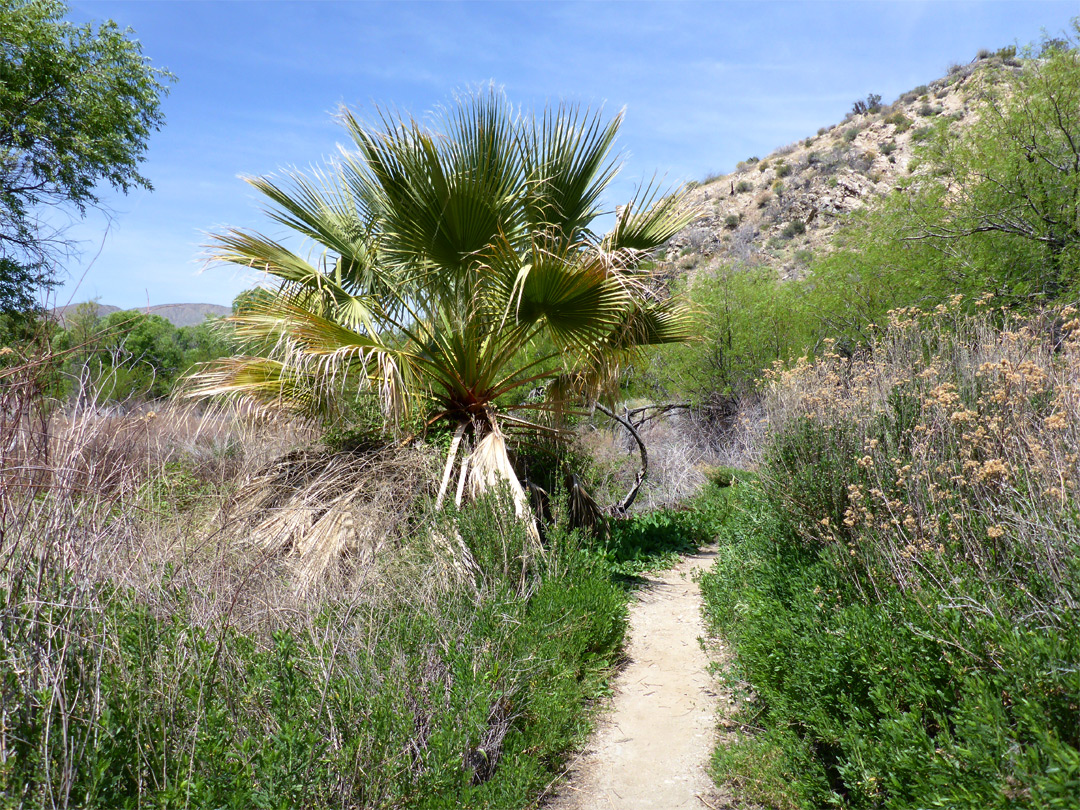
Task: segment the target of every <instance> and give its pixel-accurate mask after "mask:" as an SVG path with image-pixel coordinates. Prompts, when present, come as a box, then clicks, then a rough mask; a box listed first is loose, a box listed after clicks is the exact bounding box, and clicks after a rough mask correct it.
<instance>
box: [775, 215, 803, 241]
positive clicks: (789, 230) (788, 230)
mask: <svg viewBox="0 0 1080 810" xmlns="http://www.w3.org/2000/svg"><path fill="white" fill-rule="evenodd" d="M804 233H806V223H805V222H803V221H802V220H801V219H795V220H792V221H791V222H789V223H787V224H786V225H784V227H783V228H782V229H781V231H780V235H781V236H782V237H783V238H784V239H794V238H795V237H796V236H802V235H803V234H804Z"/></svg>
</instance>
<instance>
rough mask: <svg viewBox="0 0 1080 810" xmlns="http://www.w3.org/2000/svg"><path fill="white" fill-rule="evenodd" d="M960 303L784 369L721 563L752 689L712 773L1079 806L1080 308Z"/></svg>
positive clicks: (723, 615) (718, 614) (796, 790)
mask: <svg viewBox="0 0 1080 810" xmlns="http://www.w3.org/2000/svg"><path fill="white" fill-rule="evenodd" d="M1068 315H1069V313H1066V316H1068ZM944 317H946V316H944V315H942V316H938V317H937V318H936V319H935V318H931V319H926V318H921V317H917V318H915V319H912V320H908V319H906V318H898V319H897V320H896V321H895V322H894V324H893V325H892V326H891V327H890V331H889V334H888V335H887V336H886V338H884V339H883V340H882V342H880V343H878V344H876V345H875V346H874V351H873V354H872V355H869V356H867V357H866V358H863V359H862V360H859V361H856V362H852V361H847V360H843V359H842V358H837V357H833V358H831V359H829V358H827V359H825V360H823V361H821V362H819V363H815V364H804V365H803V366H800V367H799V368H796V369H794V370H792V371H791V372H786V373H785V374H784V375H780V376H779V377H777V378H776V379H775V380H774V383H773V385H774V387H773V388H772V389H771V393H770V396H771V397H772V399H771V400H770V402H769V404H768V408H769V410H770V420H771V422H772V425H773V427H774V429H775V430H776V432H775V434H774V436H773V438H772V439H771V443H770V448H769V450H768V452H767V454H766V460H765V463H764V465H763V468H762V478H761V481H760V482H759V483H757V484H753V485H750V484H747V485H745V486H743V487H740V488H739V494H738V498H739V505H738V507H737V508H736V509H735V510H734V512H733V514H732V517H731V519H730V520H729V521H728V522H727V524H726V525H725V527H724V529H723V531H722V533H721V540H720V556H719V560H718V562H717V565H716V567H715V568H714V569H713V570H712V571H710V572H709V573H708V575H706V576H705V577H704V579H703V581H702V588H703V592H704V594H705V598H706V602H707V610H708V615H709V617H710V619H711V621H712V624H713V626H714V627H715V628H716V629H717V630H718V631H719V632H722V633H724V634H725V635H727V636H728V637H729V638H730V639H731V640H732V641H733V642H734V645H735V647H736V651H737V669H736V672H735V673H734V675H735V676H736V677H737V678H739V679H741V680H742V681H744V682H745V684H746V685H747V688H748V691H749V693H750V694H751V695H752V697H750V698H749V699H748V701H747V702H746V703H745V704H744V706H743V708H742V710H741V717H740V719H741V720H742V722H743V724H744V725H743V733H742V734H741V736H740V740H739V741H738V742H736V743H735V744H732V745H730V746H727V747H721V748H719V749H718V751H717V753H716V757H715V760H714V767H715V772H716V775H717V777H718V778H719V779H721V780H724V781H728V782H730V783H732V784H734V785H735V786H736V787H737V789H738V790H739V791H740V793H741V795H743V796H745V797H746V798H747V799H749V800H751V801H755V802H760V803H762V804H764V805H767V806H773V807H785V808H818V807H843V808H932V807H942V808H1071V807H1076V801H1077V796H1080V621H1078V614H1077V605H1078V604H1080V590H1078V583H1080V512H1078V511H1077V506H1076V504H1077V499H1076V486H1077V481H1076V479H1077V442H1078V435H1077V430H1078V420H1077V415H1076V412H1075V408H1076V406H1077V400H1076V397H1075V381H1076V379H1077V376H1076V372H1077V370H1078V369H1080V352H1078V348H1080V347H1078V341H1077V339H1076V331H1075V330H1077V328H1078V327H1080V322H1077V321H1075V320H1074V321H1069V322H1067V323H1066V327H1065V329H1066V331H1068V330H1069V329H1073V330H1074V331H1073V333H1072V334H1073V337H1072V338H1070V339H1067V340H1065V341H1064V342H1058V343H1057V344H1056V345H1049V344H1048V343H1047V340H1048V337H1047V336H1048V335H1051V336H1052V332H1051V330H1047V329H1045V328H1042V326H1041V324H1042V323H1043V322H1042V321H1037V320H1033V321H1031V322H1029V323H1021V324H1014V325H1013V326H1012V327H1011V328H1004V329H1002V328H993V327H991V326H990V325H989V324H988V323H987V322H986V321H984V320H980V319H963V318H955V319H954V320H953V321H952V322H951V323H950V324H949V326H948V328H944V327H943V326H942V324H941V319H942V318H944Z"/></svg>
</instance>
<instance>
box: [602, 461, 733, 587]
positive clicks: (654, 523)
mask: <svg viewBox="0 0 1080 810" xmlns="http://www.w3.org/2000/svg"><path fill="white" fill-rule="evenodd" d="M729 484H730V479H729V480H728V481H727V482H725V483H724V485H720V484H717V483H715V482H714V483H710V484H709V485H708V486H707V487H706V488H705V490H704V491H703V492H702V493H701V494H700V495H698V496H696V497H694V498H692V499H690V500H689V501H688V502H686V503H685V504H683V505H682V506H681V507H680V508H671V509H656V510H654V511H651V512H641V513H638V514H634V515H630V516H629V517H626V518H623V519H621V520H614V521H611V524H610V526H609V532H608V533H607V535H606V536H605V537H604V538H602V539H601V540H600V541H599V542H597V543H596V544H595V545H594V549H595V550H596V551H597V552H598V553H599V554H600V556H601V558H602V559H603V560H604V563H605V565H606V566H607V568H608V570H609V571H610V572H611V574H612V575H613V576H614V577H616V579H618V580H620V581H623V582H628V583H631V584H632V583H633V582H635V581H636V580H637V578H638V577H640V576H641V575H642V574H647V573H650V572H652V571H658V570H662V569H664V568H670V567H671V566H673V565H675V563H676V562H678V560H679V557H680V556H681V555H683V554H692V553H694V552H695V551H697V550H698V549H700V548H701V547H702V546H704V545H707V544H709V543H711V542H712V541H713V539H714V538H715V537H716V534H717V533H718V532H719V531H720V528H721V526H723V524H724V521H725V520H726V519H727V517H728V515H729V513H730V511H731V498H730V495H731V492H732V491H733V490H732V489H731V488H730V486H729Z"/></svg>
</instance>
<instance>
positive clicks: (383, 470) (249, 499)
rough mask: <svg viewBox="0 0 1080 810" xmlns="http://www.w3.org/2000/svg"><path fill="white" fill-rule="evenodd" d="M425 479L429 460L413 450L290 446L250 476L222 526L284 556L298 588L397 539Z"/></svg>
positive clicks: (337, 573)
mask: <svg viewBox="0 0 1080 810" xmlns="http://www.w3.org/2000/svg"><path fill="white" fill-rule="evenodd" d="M431 483H432V475H431V458H430V457H429V456H428V455H427V454H425V453H424V452H422V451H421V450H419V449H417V448H414V447H401V446H399V445H395V444H390V445H387V446H385V447H381V448H377V449H370V450H366V451H364V452H333V451H330V450H326V449H309V450H298V451H295V452H292V453H289V454H286V455H284V456H282V457H280V458H278V459H276V460H274V461H273V462H271V463H269V464H267V465H266V466H265V467H263V468H262V469H261V470H259V471H258V472H257V473H256V474H255V475H253V476H252V478H251V479H250V480H249V481H248V482H247V483H246V484H245V485H244V486H243V487H242V488H241V490H240V491H239V492H238V493H237V495H236V497H235V498H234V499H233V501H232V503H231V504H230V506H229V507H228V513H227V515H226V517H227V521H226V525H227V526H229V527H230V530H231V531H234V532H236V533H237V534H238V535H239V538H240V539H242V540H244V541H246V542H250V543H253V544H255V545H256V546H258V547H259V548H260V549H261V550H262V551H263V552H264V553H266V554H268V555H275V556H281V557H283V558H284V559H286V560H288V561H289V562H290V564H291V567H292V568H293V570H294V581H295V585H296V588H297V590H298V591H300V592H301V593H304V592H308V591H311V590H312V589H313V588H315V587H316V586H317V585H319V584H320V583H322V582H325V581H328V580H332V581H338V582H339V583H341V582H343V581H345V580H348V579H349V578H350V576H351V575H352V574H354V573H355V572H357V571H359V570H363V569H365V568H366V567H369V566H370V565H371V564H372V563H373V562H374V561H375V560H376V557H377V555H378V553H379V551H380V550H382V549H383V548H384V547H385V546H386V545H387V543H392V542H393V541H394V539H395V538H398V537H400V536H401V535H400V532H401V531H402V530H403V529H404V527H405V525H406V523H407V518H408V516H409V514H410V513H411V512H412V511H414V509H415V508H416V507H417V506H418V502H419V499H420V498H421V497H423V496H424V495H425V494H428V490H429V489H430V487H431Z"/></svg>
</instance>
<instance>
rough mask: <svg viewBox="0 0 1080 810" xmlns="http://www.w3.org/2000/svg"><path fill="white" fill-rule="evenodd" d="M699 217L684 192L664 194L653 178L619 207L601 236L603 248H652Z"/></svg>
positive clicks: (635, 249)
mask: <svg viewBox="0 0 1080 810" xmlns="http://www.w3.org/2000/svg"><path fill="white" fill-rule="evenodd" d="M699 216H701V211H699V210H697V209H695V208H692V207H689V206H688V205H687V204H686V199H685V195H684V194H682V193H676V194H663V193H662V192H661V190H660V187H659V184H658V183H657V180H656V178H653V180H652V181H651V182H650V183H648V184H647V185H645V186H643V187H642V188H641V189H639V190H638V193H637V194H635V195H634V199H632V200H631V201H630V202H628V203H627V204H626V205H625V206H623V207H622V208H621V209H620V210H619V212H618V216H617V217H616V220H615V227H614V228H613V229H612V231H611V233H609V234H608V235H607V236H606V237H604V242H603V245H604V249H605V250H606V251H609V252H615V251H620V250H633V251H642V252H647V251H651V250H655V249H656V248H658V247H660V246H661V245H663V244H664V243H665V242H667V241H668V240H669V239H670V238H671V237H673V236H674V235H675V234H677V233H678V232H679V231H681V230H682V229H683V228H685V227H686V226H687V225H689V224H690V223H691V222H693V221H694V220H695V219H697V218H698V217H699Z"/></svg>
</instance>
